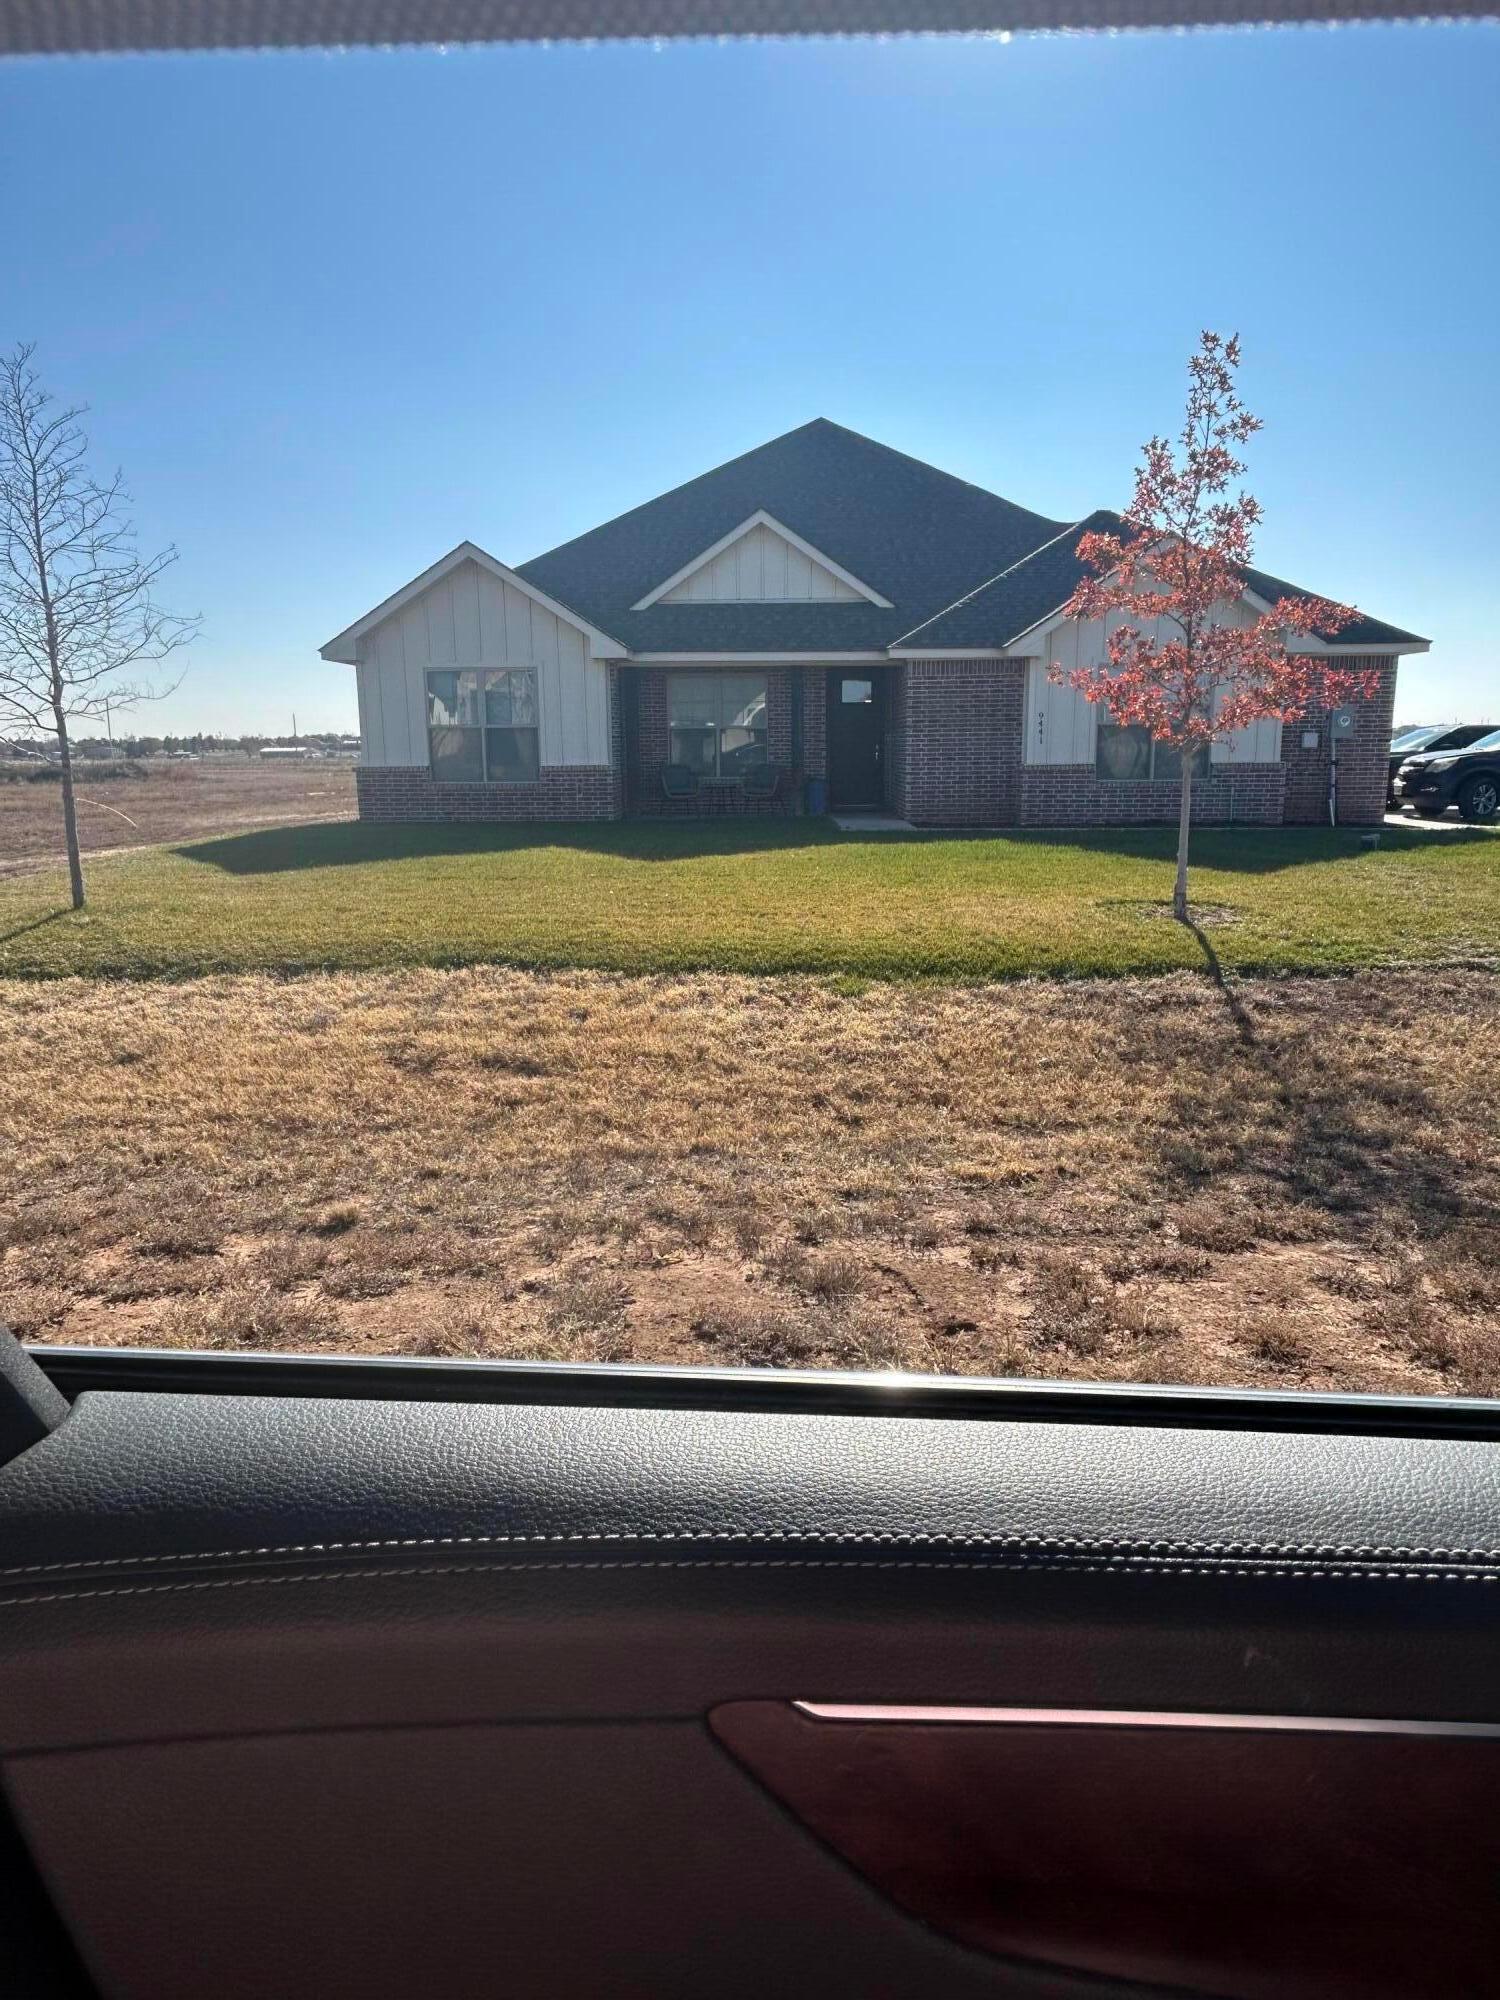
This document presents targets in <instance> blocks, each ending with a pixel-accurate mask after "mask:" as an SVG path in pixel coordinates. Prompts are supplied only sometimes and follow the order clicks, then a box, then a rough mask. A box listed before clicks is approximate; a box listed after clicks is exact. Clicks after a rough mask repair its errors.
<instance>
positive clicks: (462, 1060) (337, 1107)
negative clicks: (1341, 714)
mask: <svg viewBox="0 0 1500 2000" xmlns="http://www.w3.org/2000/svg"><path fill="white" fill-rule="evenodd" d="M1355 865H1359V864H1355ZM102 872H103V871H102V870H101V873H102ZM0 1036H3V1038H4V1045H5V1047H6V1049H7V1050H8V1051H10V1052H11V1059H10V1060H8V1061H7V1062H6V1063H5V1064H4V1065H3V1066H0V1219H3V1225H0V1246H3V1247H0V1317H4V1316H8V1317H9V1318H10V1320H11V1321H12V1323H13V1324H14V1325H15V1326H16V1327H17V1328H18V1330H20V1331H22V1332H23V1333H26V1334H29V1335H34V1336H37V1337H40V1338H43V1339H48V1340H81V1341H94V1342H105V1343H116V1344H127V1345H128V1344H133V1343H147V1344H153V1345H162V1344H166V1345H186V1346H210V1347H222V1348H235V1347H258V1348H291V1349H312V1350H322V1351H341V1352H350V1353H356V1354H359V1353H381V1352H406V1353H446V1354H489V1355H502V1356H543V1357H549V1356H550V1357H554V1358H570V1359H603V1360H625V1359H637V1360H656V1361H662V1360H667V1361H716V1362H721V1363H728V1364H752V1363H761V1364H786V1363H807V1364H826V1365H833V1366H862V1367H892V1366H896V1367H906V1368H918V1369H932V1370H939V1371H949V1372H957V1373H1011V1374H1016V1373H1019V1374H1033V1375H1056V1376H1074V1377H1077V1376H1093V1377H1101V1378H1112V1379H1145V1380H1156V1381H1162V1380H1166V1381H1189V1382H1193V1381H1196V1382H1232V1383H1248V1384H1260V1385H1263V1386H1265V1385H1275V1386H1282V1387H1296V1386H1302V1387H1309V1386H1324V1387H1336V1388H1345V1389H1390V1390H1400V1389H1407V1390H1427V1391H1434V1390H1449V1391H1455V1392H1456V1391H1482V1392H1489V1393H1494V1392H1495V1391H1496V1390H1497V1389H1500V1128H1497V1125H1496V1121H1495V1117H1494V1101H1495V1100H1494V1079H1495V1074H1496V1068H1497V1058H1500V983H1497V981H1496V980H1495V979H1494V977H1493V975H1491V974H1487V973H1483V972H1473V971H1470V972H1460V971H1452V970H1450V971H1426V972H1404V973H1403V972H1394V973H1393V972H1385V973H1376V974H1364V975H1360V976H1359V977H1355V978H1342V979H1337V978H1336V979H1329V978H1322V979H1296V978H1291V979H1281V980H1272V981H1253V980H1252V981H1243V982H1235V983H1234V984H1233V985H1232V987H1231V988H1230V990H1229V991H1227V992H1226V991H1223V990H1221V989H1220V988H1218V987H1217V986H1216V985H1215V984H1214V983H1213V982H1212V981H1211V980H1209V979H1207V978H1205V977H1204V976H1203V975H1202V974H1198V973H1192V974H1189V973H1178V974H1174V975H1170V976H1168V977H1166V978H1163V979H1147V980H1136V979H1116V980H1104V981H1087V982H1085V981H1076V982H1057V981H1023V982H1017V983H1013V984H1005V985H989V986H976V985H971V986H951V985H950V986H944V985H939V984H913V983H902V984H893V985H871V986H869V987H868V988H867V989H866V990H864V991H863V992H851V991H840V990H836V987H835V983H834V982H830V981H827V980H819V979H808V978H773V979H745V978H740V977H735V976H727V977H726V976H721V975H706V974H705V975H689V976H679V977H658V978H635V977H624V976H620V975H614V974H604V973H593V972H568V973H559V974H551V975H548V974H532V973H525V972H518V971H511V970H503V969H496V968H474V969H470V970H467V971H457V972H441V971H398V972H390V973H370V972H363V973H341V974H335V975H310V976H304V977H298V978H290V979H288V978H278V977H270V976H265V975H258V974H240V975H234V976H228V977H218V978H212V979H206V980H200V981H186V982H164V981H155V982H141V983H116V982H107V981H92V980H66V981H36V980H12V981H0Z"/></svg>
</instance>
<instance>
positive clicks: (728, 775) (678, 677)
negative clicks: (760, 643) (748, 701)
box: [665, 666, 771, 785]
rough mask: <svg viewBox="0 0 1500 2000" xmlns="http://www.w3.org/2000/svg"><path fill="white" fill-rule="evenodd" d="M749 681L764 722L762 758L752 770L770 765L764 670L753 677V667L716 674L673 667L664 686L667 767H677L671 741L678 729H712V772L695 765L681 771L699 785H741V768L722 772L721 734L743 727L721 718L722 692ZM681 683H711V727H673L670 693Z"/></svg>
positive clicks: (768, 702)
mask: <svg viewBox="0 0 1500 2000" xmlns="http://www.w3.org/2000/svg"><path fill="white" fill-rule="evenodd" d="M750 680H754V681H758V683H759V686H760V690H761V699H762V702H763V704H764V714H765V718H766V720H765V726H764V730H763V732H762V733H763V735H764V737H765V746H764V747H765V755H764V756H763V757H762V758H760V759H759V760H757V761H755V762H754V768H755V769H756V770H761V769H763V768H764V767H765V766H766V765H768V764H769V763H770V762H771V676H770V674H769V673H768V672H767V671H766V670H765V669H764V668H762V669H760V670H759V672H758V673H757V670H756V669H755V668H754V667H753V666H751V667H749V668H741V667H726V668H724V669H722V670H716V669H713V668H708V669H703V668H698V667H681V668H675V667H674V668H671V669H669V671H668V672H667V675H666V683H667V685H666V704H665V705H666V719H667V762H668V764H670V765H674V766H675V765H677V764H678V763H679V759H678V757H677V755H676V748H677V746H676V743H675V741H674V737H675V735H676V732H677V729H678V728H679V727H681V728H683V729H692V728H697V729H704V728H712V730H713V742H714V762H713V769H712V770H711V771H710V770H700V769H699V768H698V766H697V765H696V764H687V765H683V766H682V768H683V769H685V770H690V771H692V772H693V774H694V776H695V777H696V778H697V779H698V781H699V783H700V784H705V785H737V784H740V783H741V782H742V781H743V773H744V769H745V768H746V766H745V765H743V764H742V765H741V768H740V769H739V770H735V771H729V772H726V771H725V769H724V732H725V730H726V729H729V728H733V727H738V728H741V729H742V728H743V727H744V725H743V724H742V723H740V724H734V723H732V722H730V721H728V720H726V718H725V714H724V701H723V691H724V689H725V688H726V687H727V686H728V685H729V683H730V682H731V681H750ZM683 681H701V682H709V681H711V682H713V684H714V687H715V691H716V693H717V695H718V715H717V718H716V720H715V721H714V722H713V723H711V724H705V723H682V724H677V723H674V721H673V719H672V690H673V687H674V686H675V685H678V684H680V683H681V682H683Z"/></svg>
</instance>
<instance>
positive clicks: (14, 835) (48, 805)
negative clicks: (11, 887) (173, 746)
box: [0, 759, 356, 875]
mask: <svg viewBox="0 0 1500 2000" xmlns="http://www.w3.org/2000/svg"><path fill="white" fill-rule="evenodd" d="M140 768H141V770H142V772H143V774H144V775H142V776H140V777H130V778H117V779H110V780H107V781H100V780H98V779H95V780H94V781H92V782H91V781H90V777H89V770H88V766H87V764H83V765H80V766H79V768H78V773H77V781H76V782H77V790H78V799H79V804H78V838H79V841H80V843H81V845H82V847H83V851H84V853H85V854H106V853H111V852H115V851H120V850H126V851H128V850H129V849H131V848H136V847H150V846H154V845H156V844H158V843H160V842H163V841H170V840H190V839H198V838H200V837H202V836H205V835H209V834H215V833H240V832H244V831H245V830H246V829H247V828H249V827H256V826H285V825H288V824H293V823H300V822H302V821H305V820H330V819H353V818H355V816H356V806H355V798H354V770H353V767H352V765H348V764H333V763H326V762H316V763H308V764H285V763H273V764H260V763H255V762H252V761H250V760H246V761H244V762H228V761H226V762H224V763H219V762H217V761H215V760H212V759H207V760H205V761H204V762H202V763H197V764H172V763H165V762H149V763H145V762H143V763H142V765H141V767H140ZM65 861H66V853H65V850H64V847H63V825H62V790H61V787H60V785H59V784H57V783H53V782H47V783H40V782H25V781H21V780H19V779H18V780H9V779H0V875H15V874H24V873H26V872H28V871H29V870H31V869H34V868H50V867H61V866H62V865H64V863H65Z"/></svg>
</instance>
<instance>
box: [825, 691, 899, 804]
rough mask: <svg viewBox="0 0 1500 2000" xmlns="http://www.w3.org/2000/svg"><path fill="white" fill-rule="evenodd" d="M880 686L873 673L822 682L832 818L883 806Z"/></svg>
mask: <svg viewBox="0 0 1500 2000" xmlns="http://www.w3.org/2000/svg"><path fill="white" fill-rule="evenodd" d="M884 748H885V681H884V678H883V676H881V675H880V674H878V673H870V672H868V671H866V672H865V673H863V674H845V673H837V672H831V673H830V674H829V676H828V803H829V804H830V806H832V807H833V809H834V811H835V812H848V811H854V810H867V809H869V808H871V807H875V806H882V805H884V804H885V786H884V773H883V771H882V769H881V760H882V755H883V752H884Z"/></svg>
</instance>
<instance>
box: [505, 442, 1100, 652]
mask: <svg viewBox="0 0 1500 2000" xmlns="http://www.w3.org/2000/svg"><path fill="white" fill-rule="evenodd" d="M762 507H763V508H764V509H765V510H766V512H767V513H768V514H771V515H773V516H774V517H775V518H776V519H777V520H778V521H781V522H783V523H785V525H786V526H787V527H788V528H791V529H793V530H794V531H795V532H796V533H797V534H799V535H801V536H802V537H803V539H804V540H805V541H808V542H811V543H812V545H813V546H814V548H817V549H821V550H822V551H823V553H824V554H825V555H828V556H831V557H832V558H833V560H834V561H835V562H836V563H839V564H841V565H842V566H843V567H844V568H845V569H846V570H848V571H849V572H850V573H851V574H852V575H854V576H857V577H858V578H859V579H860V580H861V582H863V583H867V584H868V585H869V586H870V588H871V589H872V590H878V591H879V592H880V594H881V595H882V596H883V597H888V598H889V599H890V600H891V605H892V607H893V608H892V609H891V610H889V611H887V610H884V609H882V608H881V607H880V606H879V605H875V604H863V603H861V604H847V603H838V604H833V603H819V604H654V605H652V606H651V607H650V609H649V610H646V611H632V610H631V608H630V607H631V606H632V605H633V604H635V603H637V602H638V601H639V599H641V598H642V597H644V596H645V595H646V594H647V593H648V592H649V591H651V590H653V589H654V588H655V587H656V585H657V584H659V583H661V582H663V581H664V580H665V578H667V577H669V576H671V575H672V574H673V573H674V572H675V571H676V570H679V569H681V568H683V566H684V565H685V564H687V563H690V562H691V561H692V560H693V558H694V557H695V556H698V555H701V554H702V552H703V551H704V549H706V548H708V547H710V546H711V545H712V544H713V543H714V542H716V541H718V540H719V539H720V538H721V537H722V536H724V535H727V534H729V533H730V532H731V531H732V530H733V529H735V528H737V527H738V526H739V525H740V523H741V522H742V521H745V520H747V519H748V518H749V517H750V515H752V514H753V513H755V511H756V510H757V508H762ZM1062 526H1063V523H1062V522H1061V521H1050V520H1048V519H1047V517H1046V516H1045V515H1042V514H1033V513H1031V512H1030V511H1029V509H1027V508H1025V507H1016V506H1013V505H1012V503H1011V502H1010V501H1009V500H1002V499H1001V498H1000V497H999V496H998V495H997V494H994V493H986V492H985V491H984V489H983V488H982V487H979V486H971V485H969V484H968V482H967V481H966V480H962V479H955V478H954V477H953V475H952V474H951V473H947V472H940V471H938V469H937V467H936V466H933V465H924V464H923V463H922V461H921V460H920V459H916V458H908V457H907V456H906V454H905V453H904V452H899V451H892V450H891V448H890V447H889V445H883V444H877V443H876V442H875V441H874V439H873V438H867V437H861V436H860V435H859V433H858V432H857V431H849V430H845V429H844V428H843V426H842V425H841V424H833V423H829V422H828V421H827V419H826V418H823V417H819V418H816V419H815V420H814V421H813V422H812V423H810V424H803V425H802V426H801V428H800V429H799V430H795V431H788V432H787V433H786V435H785V436H784V437H779V438H773V439H772V440H771V442H770V443H769V444H763V445H760V446H758V447H757V448H756V449H755V450H754V451H747V452H746V453H745V454H744V456H743V457H741V458H734V459H731V460H730V461H729V463H728V464H727V465H721V466H718V467H717V468H716V469H715V470H714V471H712V472H705V473H703V474H702V475H701V476H700V477H699V478H697V479H690V480H689V481H688V482H687V484H686V485H685V486H678V487H675V488H674V489H673V491H672V492H670V493H664V494H662V495H661V497H660V498H659V499H656V500H648V501H647V502H646V504H645V505H644V506H642V507H634V508H632V509H631V511H630V512H629V513H628V514H621V515H620V516H619V517H618V519H616V520H613V521H607V522H606V523H605V524H604V526H603V527H602V528H593V529H590V531H589V532H588V533H587V534H586V535H580V536H579V537H578V538H577V540H576V541H571V542H564V543H563V545H562V546H561V548H556V549H551V550H549V551H548V553H547V554H546V555H541V556H537V557H535V558H534V559H533V560H532V561H531V562H527V563H521V564H520V565H518V573H519V574H520V575H521V576H523V577H525V579H526V581H527V582H528V583H533V584H535V585H536V586H537V587H538V589H540V590H545V591H546V592H547V593H548V594H549V596H552V597H556V598H559V599H561V601H562V602H563V603H564V604H567V605H569V606H570V607H571V608H572V609H573V610H575V611H577V612H580V613H581V614H582V615H583V616H584V617H585V618H587V619H588V620H589V621H590V622H591V623H592V624H595V625H598V626H599V627H601V629H602V630H604V631H606V632H609V633H612V634H613V636H614V637H615V638H617V639H620V640H622V641H623V642H624V644H626V645H627V646H629V647H630V648H631V650H632V651H634V652H677V653H685V652H686V653H693V652H698V653H702V652H711V653H720V652H723V653H730V652H823V651H838V652H857V651H863V650H865V649H867V648H884V647H886V646H888V645H889V644H890V643H891V641H892V640H893V639H895V638H897V637H898V636H899V635H900V634H901V633H902V632H905V631H908V630H909V629H910V628H911V627H912V626H913V625H916V624H919V623H920V622H921V621H922V620H923V619H925V618H930V617H931V616H932V615H933V613H934V612H936V611H940V610H941V609H942V608H943V606H944V605H947V604H951V603H952V602H953V600H954V599H955V598H956V597H959V596H961V595H962V594H963V592H964V591H966V590H970V589H972V588H973V586H974V585H975V584H976V583H979V582H982V581H983V579H984V578H985V577H988V576H993V575H994V574H995V572H996V571H997V570H1000V569H1003V568H1005V566H1006V565H1007V564H1008V563H1012V562H1015V561H1016V560H1017V558H1018V557H1020V556H1023V555H1025V554H1026V553H1027V551H1028V550H1030V549H1034V548H1036V547H1037V545H1038V544H1039V543H1041V542H1045V541H1048V540H1050V538H1051V537H1052V536H1053V535H1055V534H1056V533H1057V531H1058V529H1059V528H1061V527H1062Z"/></svg>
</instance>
